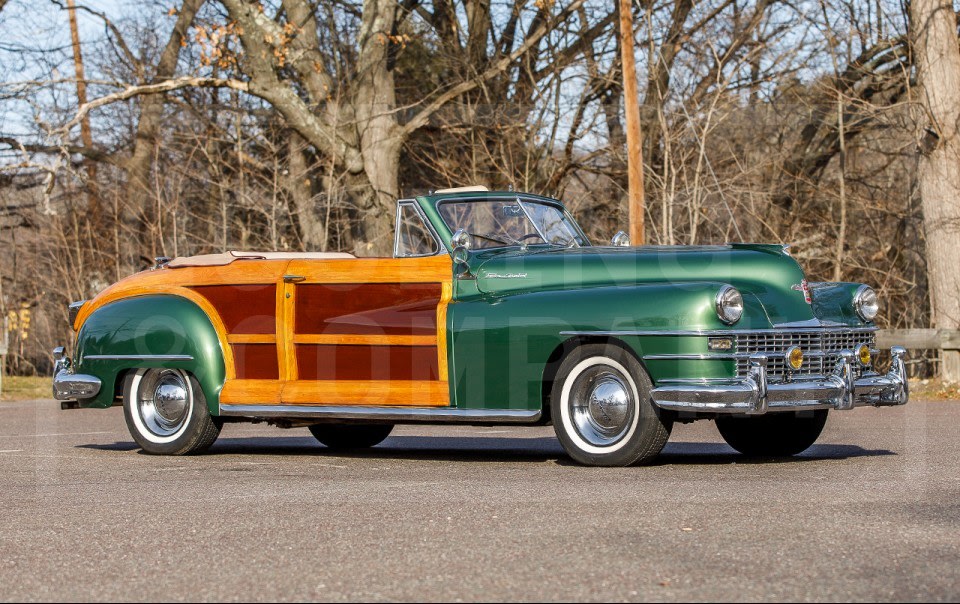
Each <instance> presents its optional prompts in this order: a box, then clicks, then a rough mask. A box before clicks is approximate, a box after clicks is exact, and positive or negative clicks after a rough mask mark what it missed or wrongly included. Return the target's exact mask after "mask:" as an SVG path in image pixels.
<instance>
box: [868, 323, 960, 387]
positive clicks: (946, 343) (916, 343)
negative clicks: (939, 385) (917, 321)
mask: <svg viewBox="0 0 960 604" xmlns="http://www.w3.org/2000/svg"><path fill="white" fill-rule="evenodd" d="M891 346H903V347H904V348H906V349H908V350H910V349H914V350H919V349H933V350H947V351H957V350H960V330H957V329H881V330H879V331H878V332H877V347H878V348H880V349H881V350H883V349H886V348H890V347H891ZM941 356H942V355H941ZM948 373H949V372H947V371H944V368H943V367H941V371H940V375H941V376H942V377H944V378H945V379H947V378H948V377H949V375H948Z"/></svg>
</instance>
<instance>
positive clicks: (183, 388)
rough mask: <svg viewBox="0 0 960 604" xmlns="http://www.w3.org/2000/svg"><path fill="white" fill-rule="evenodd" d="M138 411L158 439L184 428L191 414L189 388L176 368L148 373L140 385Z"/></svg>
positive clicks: (145, 424) (144, 423)
mask: <svg viewBox="0 0 960 604" xmlns="http://www.w3.org/2000/svg"><path fill="white" fill-rule="evenodd" d="M137 411H138V412H139V413H140V418H141V419H142V420H143V425H144V426H146V428H147V429H148V430H150V432H152V433H154V434H156V435H157V436H170V435H172V434H176V433H177V432H178V431H180V429H181V428H183V425H184V423H186V421H187V417H188V416H189V411H190V388H189V386H188V385H187V381H186V378H185V377H184V376H183V374H182V373H181V372H179V371H177V370H175V369H158V370H153V371H149V372H147V373H146V374H145V375H144V376H143V378H142V382H141V384H140V397H139V399H138V404H137Z"/></svg>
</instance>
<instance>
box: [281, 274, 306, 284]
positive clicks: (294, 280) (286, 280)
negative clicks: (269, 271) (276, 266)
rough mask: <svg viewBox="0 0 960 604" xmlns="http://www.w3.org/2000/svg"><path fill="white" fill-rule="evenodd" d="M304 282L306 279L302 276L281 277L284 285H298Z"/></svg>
mask: <svg viewBox="0 0 960 604" xmlns="http://www.w3.org/2000/svg"><path fill="white" fill-rule="evenodd" d="M306 280H307V278H306V277H304V276H303V275H284V276H283V282H284V283H300V282H301V281H306Z"/></svg>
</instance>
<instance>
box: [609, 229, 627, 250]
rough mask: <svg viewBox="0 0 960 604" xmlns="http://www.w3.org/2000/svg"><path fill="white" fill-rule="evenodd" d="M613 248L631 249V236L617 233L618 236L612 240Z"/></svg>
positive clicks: (620, 232)
mask: <svg viewBox="0 0 960 604" xmlns="http://www.w3.org/2000/svg"><path fill="white" fill-rule="evenodd" d="M610 245H612V246H613V247H630V236H629V235H627V234H626V233H624V232H623V231H617V234H616V235H614V236H613V239H611V240H610Z"/></svg>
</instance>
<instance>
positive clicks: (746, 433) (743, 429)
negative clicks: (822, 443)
mask: <svg viewBox="0 0 960 604" xmlns="http://www.w3.org/2000/svg"><path fill="white" fill-rule="evenodd" d="M827 414H828V410H827V409H817V410H815V411H798V412H780V413H770V414H767V415H761V416H759V417H719V418H717V429H718V430H720V436H722V437H723V440H725V441H727V444H728V445H730V446H731V447H733V448H734V449H736V450H737V451H739V452H741V453H743V454H744V455H749V456H751V457H788V456H790V455H796V454H798V453H801V452H803V451H805V450H807V449H809V448H810V446H811V445H812V444H813V443H814V442H816V440H817V438H819V437H820V433H821V432H822V431H823V426H824V424H826V423H827Z"/></svg>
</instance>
